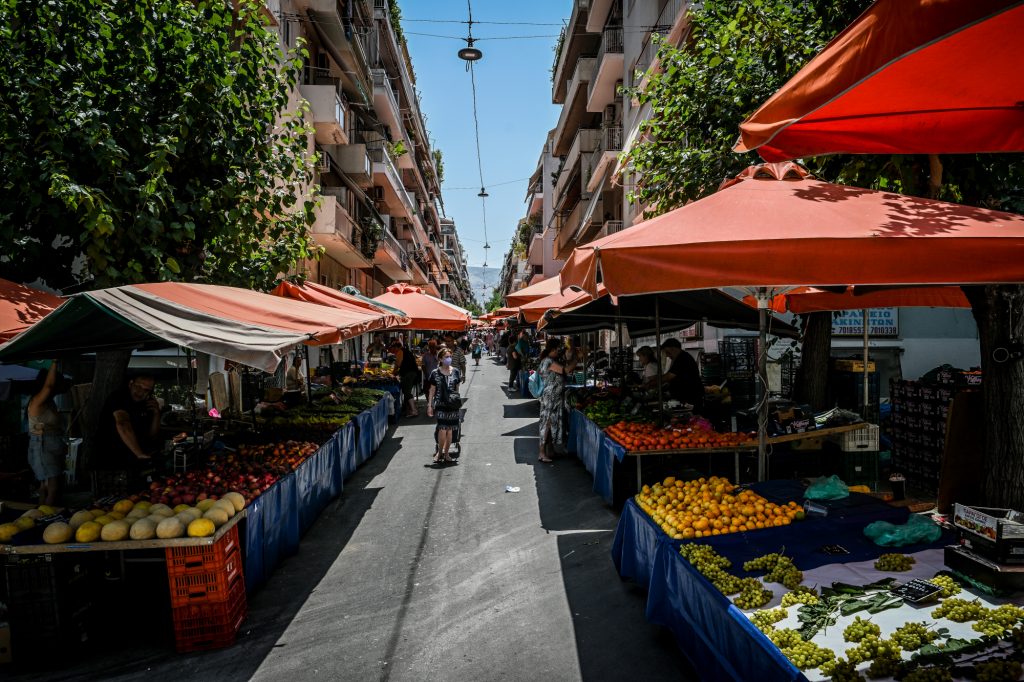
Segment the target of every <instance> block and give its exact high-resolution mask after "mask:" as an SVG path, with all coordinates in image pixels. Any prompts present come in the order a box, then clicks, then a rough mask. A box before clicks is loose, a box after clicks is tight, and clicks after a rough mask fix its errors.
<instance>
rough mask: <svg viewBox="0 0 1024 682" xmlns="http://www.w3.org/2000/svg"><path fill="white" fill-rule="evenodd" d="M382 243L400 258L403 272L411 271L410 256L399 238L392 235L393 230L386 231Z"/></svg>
mask: <svg viewBox="0 0 1024 682" xmlns="http://www.w3.org/2000/svg"><path fill="white" fill-rule="evenodd" d="M380 243H381V244H384V245H385V246H386V248H388V249H389V250H391V251H392V252H393V253H394V254H395V255H396V256H397V257H398V262H399V263H400V264H401V266H402V269H403V270H406V271H408V270H409V254H408V253H407V252H406V250H405V248H404V247H403V246H402V245H401V243H399V241H398V238H397V237H395V235H393V234H392V233H391V230H389V229H386V228H385V229H384V231H383V235H382V236H381V239H380Z"/></svg>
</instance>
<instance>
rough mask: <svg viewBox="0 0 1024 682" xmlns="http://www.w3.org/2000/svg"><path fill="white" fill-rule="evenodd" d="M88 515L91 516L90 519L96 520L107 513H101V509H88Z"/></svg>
mask: <svg viewBox="0 0 1024 682" xmlns="http://www.w3.org/2000/svg"><path fill="white" fill-rule="evenodd" d="M89 513H90V514H92V517H93V518H94V519H95V518H98V517H100V516H103V515H104V514H106V513H107V512H105V511H103V510H102V509H90V510H89Z"/></svg>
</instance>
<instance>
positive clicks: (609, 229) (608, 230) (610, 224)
mask: <svg viewBox="0 0 1024 682" xmlns="http://www.w3.org/2000/svg"><path fill="white" fill-rule="evenodd" d="M622 227H623V225H622V221H621V220H606V221H604V227H603V228H602V229H603V230H604V235H605V236H606V237H607V236H608V235H610V234H615V233H616V232H621V231H622Z"/></svg>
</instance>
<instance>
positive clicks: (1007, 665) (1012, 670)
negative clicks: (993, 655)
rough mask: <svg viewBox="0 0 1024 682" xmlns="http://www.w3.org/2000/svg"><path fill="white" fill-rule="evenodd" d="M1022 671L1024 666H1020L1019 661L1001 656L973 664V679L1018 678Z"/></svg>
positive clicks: (986, 681)
mask: <svg viewBox="0 0 1024 682" xmlns="http://www.w3.org/2000/svg"><path fill="white" fill-rule="evenodd" d="M1022 672H1024V668H1022V667H1021V664H1020V662H1019V661H1009V660H1006V659H1003V658H999V659H994V660H991V661H985V662H984V663H975V664H974V674H975V675H976V677H975V679H977V680H978V682H1003V681H1004V680H1019V679H1020V675H1021V673H1022Z"/></svg>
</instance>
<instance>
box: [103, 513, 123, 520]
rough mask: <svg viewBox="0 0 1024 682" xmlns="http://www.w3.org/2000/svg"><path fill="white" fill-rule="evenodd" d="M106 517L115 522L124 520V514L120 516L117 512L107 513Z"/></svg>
mask: <svg viewBox="0 0 1024 682" xmlns="http://www.w3.org/2000/svg"><path fill="white" fill-rule="evenodd" d="M106 515H107V516H109V517H110V518H112V519H114V520H115V521H120V520H121V519H123V518H124V514H122V513H121V512H118V511H112V512H107V514H106Z"/></svg>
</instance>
